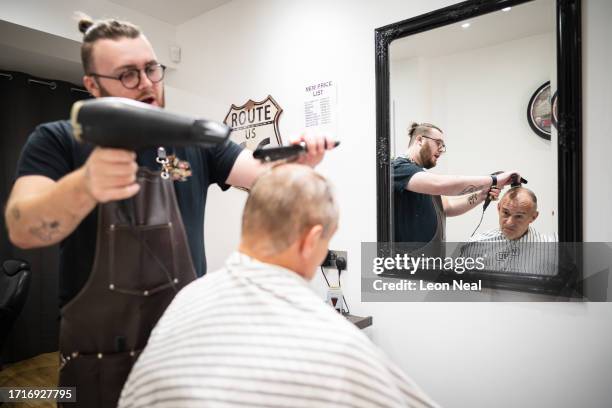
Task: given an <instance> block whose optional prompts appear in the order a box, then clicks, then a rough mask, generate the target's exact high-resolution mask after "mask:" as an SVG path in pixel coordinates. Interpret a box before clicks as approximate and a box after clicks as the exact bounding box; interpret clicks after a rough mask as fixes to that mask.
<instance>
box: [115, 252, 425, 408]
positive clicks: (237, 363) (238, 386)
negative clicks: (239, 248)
mask: <svg viewBox="0 0 612 408" xmlns="http://www.w3.org/2000/svg"><path fill="white" fill-rule="evenodd" d="M434 406H437V405H436V404H435V403H434V402H432V401H431V400H430V399H429V397H427V396H426V395H425V394H424V393H423V392H422V391H421V390H420V389H419V388H418V387H417V386H416V385H415V384H414V383H413V382H412V381H411V380H410V379H409V378H408V377H407V376H405V375H404V374H403V373H402V372H401V371H400V370H399V369H398V368H397V367H395V365H394V364H393V363H391V362H390V360H389V359H388V358H386V356H385V355H384V354H383V353H382V352H381V351H380V350H378V349H377V348H376V347H375V346H374V345H373V344H372V343H371V342H370V340H369V339H368V338H367V337H366V336H365V335H364V334H363V333H361V332H360V331H359V330H358V329H357V328H356V327H355V326H353V325H352V324H351V323H349V322H348V321H347V320H346V319H345V318H344V317H342V316H341V315H340V314H338V313H337V312H336V311H335V310H334V309H333V308H331V307H330V306H329V305H327V304H326V303H324V302H323V300H322V299H320V298H319V297H318V296H317V295H316V294H315V293H314V292H313V291H312V289H311V288H310V287H309V286H308V283H307V282H306V281H305V280H304V279H303V278H302V277H300V276H299V275H297V274H296V273H294V272H292V271H289V270H287V269H284V268H281V267H278V266H273V265H268V264H263V263H260V262H258V261H255V260H253V259H252V258H249V257H247V256H246V255H243V254H240V253H234V254H233V255H232V256H231V257H230V258H229V260H228V261H227V263H226V267H225V268H223V269H221V270H219V271H215V272H211V273H209V274H207V275H206V276H205V277H203V278H201V279H198V280H196V281H195V282H193V283H191V284H190V285H188V286H186V287H185V288H184V289H183V290H182V291H181V292H179V293H178V295H177V296H176V298H175V299H174V301H173V302H172V303H171V304H170V306H169V307H168V309H167V310H166V312H165V313H164V315H163V316H162V318H161V319H160V321H159V322H158V324H157V326H156V327H155V329H154V330H153V332H152V334H151V337H150V338H149V342H148V344H147V347H146V348H145V350H144V351H143V353H142V354H141V356H140V357H139V359H138V361H137V362H136V364H135V365H134V367H133V369H132V371H131V373H130V375H129V378H128V380H127V382H126V384H125V386H124V389H123V391H122V393H121V398H120V401H119V407H123V408H127V407H169V408H170V407H172V408H178V407H355V408H358V407H363V408H366V407H367V408H375V407H434Z"/></svg>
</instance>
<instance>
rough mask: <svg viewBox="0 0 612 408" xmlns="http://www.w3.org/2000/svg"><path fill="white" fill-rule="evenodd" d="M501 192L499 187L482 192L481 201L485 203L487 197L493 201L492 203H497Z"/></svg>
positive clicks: (480, 193) (480, 194)
mask: <svg viewBox="0 0 612 408" xmlns="http://www.w3.org/2000/svg"><path fill="white" fill-rule="evenodd" d="M500 191H501V190H500V189H499V186H498V187H491V189H490V190H486V189H484V190H480V192H479V198H480V201H484V200H486V199H487V196H488V197H489V198H490V199H491V201H497V199H498V198H499V192H500Z"/></svg>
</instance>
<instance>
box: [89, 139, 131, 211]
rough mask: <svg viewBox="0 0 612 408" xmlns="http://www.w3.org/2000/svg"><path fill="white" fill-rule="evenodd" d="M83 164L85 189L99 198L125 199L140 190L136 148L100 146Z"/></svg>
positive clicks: (98, 199) (92, 195) (96, 198)
mask: <svg viewBox="0 0 612 408" xmlns="http://www.w3.org/2000/svg"><path fill="white" fill-rule="evenodd" d="M83 167H84V174H85V175H84V180H85V190H86V191H87V193H88V194H89V195H90V196H91V197H92V198H93V199H94V200H96V201H97V202H100V203H105V202H108V201H115V200H123V199H126V198H129V197H132V196H133V195H135V194H136V193H138V190H140V186H139V185H138V184H136V171H137V170H138V164H137V163H136V153H134V152H132V151H129V150H122V149H110V148H101V147H96V148H95V149H94V150H93V152H92V153H91V155H90V156H89V158H88V159H87V162H85V165H84V166H83Z"/></svg>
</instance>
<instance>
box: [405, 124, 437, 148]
mask: <svg viewBox="0 0 612 408" xmlns="http://www.w3.org/2000/svg"><path fill="white" fill-rule="evenodd" d="M431 129H436V130H437V131H438V132H440V133H444V132H443V131H442V129H440V128H439V127H437V126H436V125H432V124H431V123H416V122H412V123H411V124H410V127H409V128H408V138H409V140H410V142H409V143H408V146H410V145H411V144H412V143H413V142H414V140H415V139H416V138H415V137H414V136H419V135H425V136H431Z"/></svg>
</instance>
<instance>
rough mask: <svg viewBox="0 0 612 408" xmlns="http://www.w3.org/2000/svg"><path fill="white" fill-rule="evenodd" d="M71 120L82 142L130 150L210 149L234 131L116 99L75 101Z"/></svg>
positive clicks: (76, 135)
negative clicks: (159, 147) (150, 148)
mask: <svg viewBox="0 0 612 408" xmlns="http://www.w3.org/2000/svg"><path fill="white" fill-rule="evenodd" d="M70 121H71V123H72V129H73V134H74V137H75V138H76V139H77V140H79V141H86V142H90V143H92V144H94V145H97V146H102V147H114V148H122V149H129V150H137V149H140V148H144V147H157V146H160V145H172V146H188V145H198V146H204V147H210V146H214V145H217V144H219V143H223V142H225V141H226V140H227V138H228V137H229V135H230V133H231V131H232V129H231V128H230V127H228V126H226V125H224V124H221V123H217V122H213V121H209V120H205V119H196V118H192V117H189V116H183V115H179V114H176V113H171V112H168V111H166V110H164V109H161V108H158V107H155V106H152V105H149V104H146V103H143V102H138V101H135V100H132V99H127V98H117V97H108V98H97V99H89V100H84V101H78V102H75V103H74V105H72V111H71V114H70Z"/></svg>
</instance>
